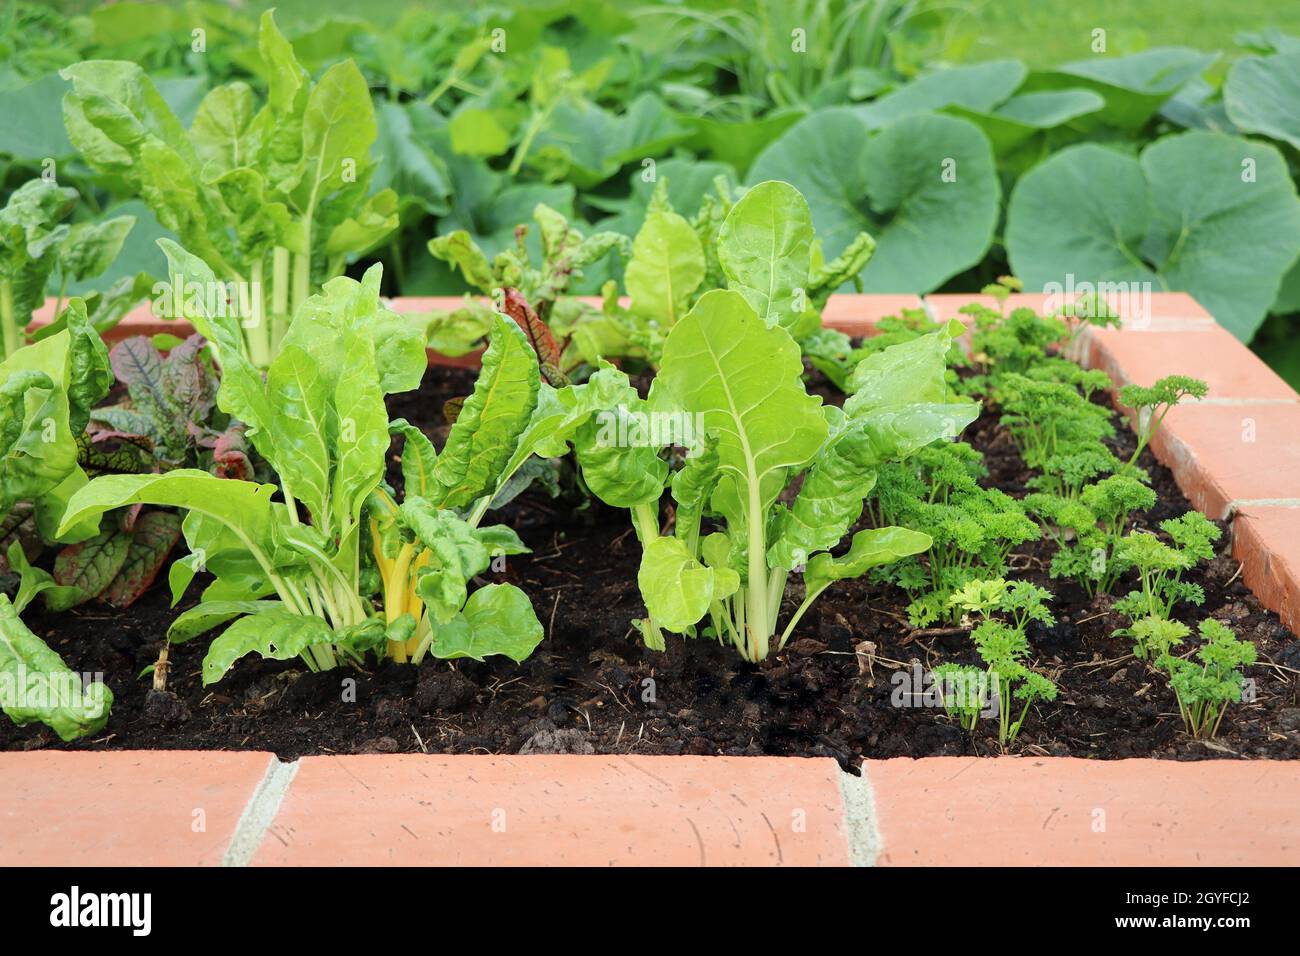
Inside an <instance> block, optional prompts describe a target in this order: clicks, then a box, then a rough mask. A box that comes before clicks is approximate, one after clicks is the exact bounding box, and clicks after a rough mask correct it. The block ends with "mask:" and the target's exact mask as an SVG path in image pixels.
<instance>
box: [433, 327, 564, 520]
mask: <svg viewBox="0 0 1300 956" xmlns="http://www.w3.org/2000/svg"><path fill="white" fill-rule="evenodd" d="M538 381H539V373H538V367H537V354H536V353H535V352H534V351H533V349H532V346H530V345H529V344H528V339H527V338H526V337H525V335H524V333H523V331H522V330H521V329H520V328H519V327H518V326H517V325H515V324H514V323H513V322H511V321H509V320H508V319H506V318H505V317H504V316H497V319H496V327H495V328H494V329H493V332H492V335H491V339H490V344H489V346H488V350H487V352H485V353H484V355H483V368H482V371H480V372H479V376H478V381H477V382H475V383H474V393H473V394H472V395H470V397H469V398H468V399H467V400H466V401H465V404H464V406H463V407H462V408H461V411H460V415H459V417H457V419H456V423H455V424H454V425H453V426H452V427H451V432H450V433H449V434H448V435H447V443H446V445H444V446H443V449H442V454H441V455H439V456H438V461H437V464H436V465H435V466H434V471H433V480H434V483H435V485H436V488H437V492H436V494H434V496H433V499H434V500H435V501H436V502H437V503H438V506H439V507H440V508H463V507H465V506H466V505H468V504H470V503H471V502H472V501H475V500H476V499H478V498H481V497H482V496H483V495H485V494H489V493H490V492H491V491H492V490H493V488H494V487H495V486H496V482H497V480H498V478H499V477H500V475H501V472H502V469H504V468H505V466H506V463H507V462H508V461H509V460H510V458H511V456H512V455H513V454H514V451H515V446H516V444H517V443H518V441H519V438H520V436H521V435H522V434H523V432H524V429H526V428H527V427H528V422H529V419H530V417H531V415H532V413H533V409H534V407H535V406H536V404H537V389H538Z"/></svg>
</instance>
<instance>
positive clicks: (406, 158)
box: [371, 102, 487, 216]
mask: <svg viewBox="0 0 1300 956" xmlns="http://www.w3.org/2000/svg"><path fill="white" fill-rule="evenodd" d="M417 108H418V107H416V106H414V105H412V104H400V103H392V102H382V103H379V104H377V106H376V113H375V120H376V125H377V127H378V130H379V133H378V140H377V142H376V144H375V152H376V153H377V154H378V155H379V157H380V159H379V162H378V165H377V166H376V168H375V175H374V177H373V178H372V180H371V185H372V186H374V187H375V188H376V189H384V188H391V189H392V190H393V191H394V192H395V193H397V195H398V196H400V197H401V202H402V203H404V204H412V205H416V206H418V207H419V208H420V209H423V210H424V211H425V212H427V213H430V214H432V215H436V216H442V215H445V214H446V213H447V211H448V209H449V208H450V199H451V192H452V183H451V173H450V171H449V170H448V169H447V164H446V163H444V162H443V160H442V157H440V156H439V155H438V153H437V152H436V151H435V150H434V149H433V148H432V146H431V145H430V144H429V143H428V142H427V139H426V137H424V136H422V135H420V134H419V133H417V132H416V130H415V129H414V125H413V123H412V119H411V111H412V110H414V109H417ZM484 172H487V170H484Z"/></svg>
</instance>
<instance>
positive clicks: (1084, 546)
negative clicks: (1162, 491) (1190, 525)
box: [1025, 475, 1156, 595]
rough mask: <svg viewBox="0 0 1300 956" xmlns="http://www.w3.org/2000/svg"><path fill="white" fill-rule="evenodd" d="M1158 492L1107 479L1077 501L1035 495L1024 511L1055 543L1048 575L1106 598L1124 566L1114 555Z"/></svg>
mask: <svg viewBox="0 0 1300 956" xmlns="http://www.w3.org/2000/svg"><path fill="white" fill-rule="evenodd" d="M1155 502H1156V493H1155V492H1154V491H1153V490H1152V489H1150V488H1148V487H1147V486H1146V485H1144V484H1142V482H1140V481H1138V480H1137V479H1136V478H1133V477H1130V476H1128V475H1109V476H1108V477H1106V478H1103V479H1101V480H1100V481H1097V482H1094V483H1092V484H1090V485H1087V486H1085V487H1084V488H1083V490H1082V491H1081V492H1080V493H1079V496H1078V498H1077V499H1071V498H1067V497H1062V496H1059V495H1047V494H1042V493H1035V494H1032V495H1028V496H1027V497H1026V498H1025V508H1026V509H1027V510H1028V511H1029V513H1030V514H1032V515H1034V516H1035V517H1037V518H1038V520H1039V521H1040V522H1041V524H1042V526H1043V528H1044V530H1045V531H1046V532H1047V534H1048V535H1050V536H1051V537H1052V538H1053V539H1054V540H1055V541H1056V543H1057V545H1058V548H1057V552H1056V554H1055V555H1053V556H1052V565H1051V575H1052V577H1054V578H1060V577H1072V578H1074V579H1075V580H1076V581H1078V582H1079V585H1080V586H1081V587H1082V588H1083V589H1084V590H1085V591H1087V592H1088V594H1089V595H1096V594H1109V593H1110V591H1111V589H1112V588H1113V587H1114V586H1115V583H1116V582H1117V581H1118V580H1119V577H1120V574H1121V573H1123V571H1124V569H1125V565H1124V564H1123V563H1121V562H1118V561H1116V560H1115V551H1116V548H1117V547H1118V544H1119V541H1120V539H1121V537H1122V536H1123V534H1124V530H1125V528H1127V527H1128V524H1129V518H1130V515H1131V514H1132V512H1134V511H1145V510H1146V509H1147V508H1150V507H1151V506H1152V505H1154V504H1155Z"/></svg>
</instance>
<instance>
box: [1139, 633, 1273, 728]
mask: <svg viewBox="0 0 1300 956" xmlns="http://www.w3.org/2000/svg"><path fill="white" fill-rule="evenodd" d="M1199 630H1200V635H1201V640H1202V644H1201V646H1200V647H1198V648H1197V649H1196V657H1197V658H1198V660H1199V663H1198V662H1197V661H1192V660H1188V659H1186V658H1182V657H1174V656H1173V655H1172V654H1171V653H1169V652H1166V653H1165V654H1163V655H1162V656H1161V657H1160V659H1159V660H1158V661H1157V662H1156V663H1157V665H1158V666H1160V667H1161V668H1163V669H1164V670H1165V671H1166V672H1167V673H1168V674H1169V684H1170V686H1171V687H1173V689H1174V694H1175V695H1176V696H1177V698H1178V712H1179V713H1180V714H1181V715H1182V718H1183V726H1184V727H1186V729H1187V732H1188V733H1189V734H1191V735H1192V736H1193V737H1197V738H1201V739H1204V738H1208V737H1214V736H1215V735H1216V734H1218V732H1219V725H1220V724H1222V723H1223V715H1224V714H1225V713H1226V712H1227V710H1228V705H1229V704H1231V703H1235V702H1237V701H1240V700H1241V692H1242V687H1243V683H1244V678H1243V675H1242V672H1241V670H1240V669H1241V668H1242V667H1245V666H1247V665H1249V664H1253V663H1255V656H1256V654H1255V645H1254V644H1252V643H1250V642H1249V641H1241V640H1238V639H1237V637H1236V635H1235V634H1233V632H1232V629H1231V628H1229V627H1227V626H1226V625H1224V624H1220V623H1219V622H1218V621H1216V620H1214V619H1213V618H1206V619H1205V620H1203V621H1201V624H1200V628H1199Z"/></svg>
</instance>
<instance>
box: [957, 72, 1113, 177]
mask: <svg viewBox="0 0 1300 956" xmlns="http://www.w3.org/2000/svg"><path fill="white" fill-rule="evenodd" d="M1105 106H1106V101H1105V100H1104V99H1102V97H1101V95H1100V94H1099V93H1095V92H1093V91H1092V90H1086V89H1062V90H1038V91H1036V92H1032V93H1018V94H1017V95H1015V96H1013V97H1011V99H1009V100H1007V101H1006V102H1005V103H1003V104H1001V105H1000V106H998V107H997V108H996V109H994V110H992V111H989V112H980V111H977V110H970V109H964V108H962V107H960V106H950V107H948V109H947V110H946V112H949V113H951V114H952V115H954V116H960V117H961V118H963V119H968V120H970V121H971V122H972V123H974V124H975V125H976V126H978V127H979V128H980V129H982V130H983V131H984V135H986V136H987V137H988V138H989V142H990V143H991V144H992V146H993V152H994V153H996V154H997V156H998V159H999V161H1000V162H1001V163H1004V164H1006V165H1008V166H1010V167H1011V168H1012V169H1014V170H1017V171H1018V170H1019V169H1020V168H1021V166H1022V165H1023V164H1024V162H1031V161H1032V160H1030V159H1022V158H1021V155H1020V154H1018V153H1017V151H1018V150H1019V151H1021V152H1022V153H1023V155H1025V156H1032V157H1033V158H1034V159H1036V158H1038V154H1037V153H1036V152H1035V151H1034V149H1035V147H1034V146H1033V145H1031V144H1039V143H1041V142H1042V138H1043V135H1044V134H1046V133H1047V131H1049V130H1053V129H1056V128H1057V127H1060V126H1065V125H1067V124H1071V125H1073V124H1074V121H1076V120H1078V119H1079V118H1080V117H1086V116H1089V115H1091V114H1093V113H1097V112H1100V111H1101V110H1103V109H1104V108H1105Z"/></svg>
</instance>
